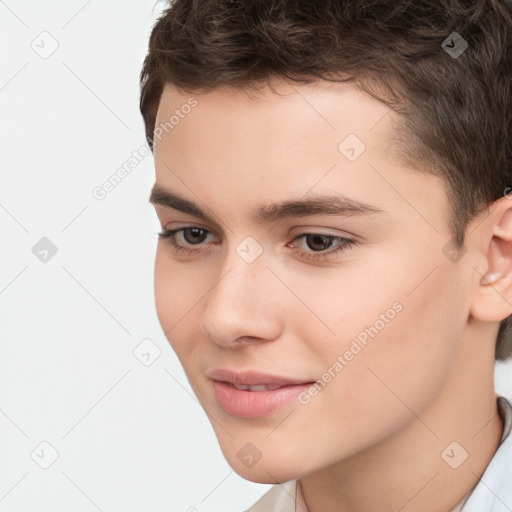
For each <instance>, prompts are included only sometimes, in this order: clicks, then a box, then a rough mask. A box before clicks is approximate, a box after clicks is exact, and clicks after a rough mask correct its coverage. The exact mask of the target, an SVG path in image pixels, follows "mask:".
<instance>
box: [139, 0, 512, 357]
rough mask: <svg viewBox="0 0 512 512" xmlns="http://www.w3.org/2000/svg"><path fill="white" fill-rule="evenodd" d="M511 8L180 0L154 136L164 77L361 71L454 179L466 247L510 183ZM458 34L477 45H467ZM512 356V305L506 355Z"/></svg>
mask: <svg viewBox="0 0 512 512" xmlns="http://www.w3.org/2000/svg"><path fill="white" fill-rule="evenodd" d="M511 10H512V9H511V6H510V2H507V1H506V0H501V1H498V0H422V1H421V2H415V1H411V0H397V1H394V2H389V1H388V0H314V1H312V0H238V1H237V0H173V1H171V2H170V3H169V5H168V6H167V8H166V9H164V10H163V12H162V14H161V16H160V17H159V18H158V19H157V21H156V22H155V25H154V27H153V30H152V33H151V37H150V40H149V50H148V53H147V55H146V57H145V60H144V63H143V66H142V70H141V74H140V86H141V97H140V110H141V113H142V116H143V118H144V123H145V130H146V139H147V141H148V145H149V146H150V148H151V150H153V137H154V129H155V118H156V113H157V110H158V104H159V101H160V97H161V94H162V90H163V87H164V85H165V84H166V83H171V84H174V85H175V86H176V87H178V88H180V89H182V90H184V91H189V92H200V93H203V92H208V91H211V90H212V89H214V88H215V87H217V86H222V85H229V86H234V87H239V88H244V89H249V88H252V87H254V88H257V87H258V86H260V85H262V84H264V83H268V84H269V85H270V79H271V78H274V77H281V78H284V79H286V80H291V81H295V82H298V83H310V82H312V81H314V80H319V79H324V80H330V81H340V82H344V81H355V82H356V83H357V84H358V85H359V86H360V87H361V88H362V89H363V90H365V91H366V92H368V93H370V94H371V95H372V96H374V97H375V98H377V99H379V100H380V101H382V102H383V103H385V104H386V105H388V106H389V107H390V108H393V109H394V110H395V111H396V112H398V113H399V114H401V115H402V116H403V119H404V123H403V127H402V128H403V134H404V136H403V137H402V139H403V141H404V156H405V157H406V158H408V159H409V161H410V162H411V163H416V164H418V163H419V162H421V167H422V168H424V169H425V170H427V171H428V172H431V173H434V174H436V175H438V176H440V177H441V178H442V179H443V180H444V181H445V182H446V183H447V190H448V194H449V199H450V204H451V212H450V221H449V225H450V231H451V234H452V237H453V239H452V242H453V244H454V247H456V248H457V249H461V248H462V247H463V245H464V239H465V232H466V228H467V225H468V223H469V222H470V221H471V220H472V219H473V218H474V217H475V216H476V215H478V214H479V213H481V212H483V211H485V210H486V209H487V208H488V206H489V204H490V203H491V202H493V201H495V200H497V199H499V198H500V197H503V195H504V194H505V191H506V190H507V189H509V188H508V187H509V186H510V185H511V183H512V167H511V160H512V159H511V150H512V143H511V140H512V133H511V117H512V109H511V104H512V101H511V100H512V86H511V79H512V73H511V66H512V64H511V63H512V55H511V47H512V45H511V33H512V30H511V29H512V12H511ZM454 32H456V34H454ZM454 38H455V39H454ZM454 40H458V41H459V43H462V45H465V44H466V43H467V45H468V46H467V48H466V49H465V50H464V51H463V52H462V53H460V54H459V55H456V54H454V53H453V52H452V53H450V51H449V49H450V47H454V45H455V43H454ZM459 43H458V44H459ZM459 48H464V46H459ZM378 91H381V92H382V91H384V94H380V95H379V94H378ZM405 144H407V148H405ZM509 190H511V189H509ZM511 355H512V316H509V317H507V318H506V319H504V320H503V321H502V322H501V326H500V329H499V332H498V336H497V341H496V359H497V360H504V359H507V358H508V357H510V356H511Z"/></svg>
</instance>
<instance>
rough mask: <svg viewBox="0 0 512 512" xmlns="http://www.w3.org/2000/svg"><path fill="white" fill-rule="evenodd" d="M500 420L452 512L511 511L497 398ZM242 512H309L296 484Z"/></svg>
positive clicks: (511, 454) (510, 416) (508, 455)
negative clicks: (483, 463) (481, 467)
mask: <svg viewBox="0 0 512 512" xmlns="http://www.w3.org/2000/svg"><path fill="white" fill-rule="evenodd" d="M497 404H498V413H499V415H500V416H501V418H502V420H503V434H502V436H501V440H500V443H499V445H498V448H497V450H496V452H495V454H494V456H493V458H492V459H491V461H490V462H489V464H488V465H487V468H486V469H485V471H484V473H483V475H482V476H481V477H480V478H479V480H478V481H477V483H476V484H475V486H474V487H473V489H472V490H471V491H470V492H469V493H468V494H466V496H465V497H464V498H463V499H462V501H461V502H460V503H459V504H458V505H457V506H456V507H455V508H454V509H453V510H452V511H451V512H510V511H511V510H512V436H510V430H511V427H512V404H511V403H510V402H509V401H508V400H507V399H506V398H504V397H502V396H500V397H498V398H497ZM245 512H308V511H307V508H306V506H305V503H304V499H303V497H302V494H301V492H300V487H299V486H298V485H297V480H290V481H289V482H285V483H283V484H279V485H274V486H273V487H272V488H271V489H270V490H269V491H268V492H267V493H265V494H264V495H263V496H262V497H261V498H260V499H259V500H258V501H257V502H256V503H255V504H254V505H253V506H252V507H251V508H249V509H247V510H246V511H245Z"/></svg>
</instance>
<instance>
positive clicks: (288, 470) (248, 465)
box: [221, 447, 306, 484]
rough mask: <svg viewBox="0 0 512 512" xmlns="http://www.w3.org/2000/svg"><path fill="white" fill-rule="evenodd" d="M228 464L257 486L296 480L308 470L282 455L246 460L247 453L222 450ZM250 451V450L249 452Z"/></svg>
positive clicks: (227, 449)
mask: <svg viewBox="0 0 512 512" xmlns="http://www.w3.org/2000/svg"><path fill="white" fill-rule="evenodd" d="M221 449H222V452H223V454H224V457H225V458H226V460H227V462H228V464H229V465H230V466H231V467H232V468H233V471H235V472H236V473H237V474H238V475H239V476H241V477H242V478H244V479H245V480H249V481H250V482H254V483H257V484H277V483H283V482H288V481H289V480H295V479H297V478H298V477H299V476H301V475H303V474H304V471H305V470H306V468H304V467H303V466H302V467H299V464H298V463H297V461H293V460H290V459H288V458H287V457H286V456H284V455H283V454H280V453H274V454H272V455H267V456H265V454H261V458H260V459H259V460H256V459H253V460H252V461H251V460H250V458H249V457H247V460H244V458H245V457H244V455H245V453H246V452H243V451H241V450H238V451H237V450H233V449H232V448H226V449H224V448H222V447H221ZM247 451H249V450H247Z"/></svg>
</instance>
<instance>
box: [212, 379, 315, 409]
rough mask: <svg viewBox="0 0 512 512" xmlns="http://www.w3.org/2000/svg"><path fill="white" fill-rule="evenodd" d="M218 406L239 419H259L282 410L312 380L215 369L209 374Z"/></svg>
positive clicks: (310, 383) (307, 386)
mask: <svg viewBox="0 0 512 512" xmlns="http://www.w3.org/2000/svg"><path fill="white" fill-rule="evenodd" d="M208 377H209V378H210V379H211V382H212V386H213V390H214V392H215V396H216V398H217V402H218V404H219V405H220V406H221V407H222V408H223V409H224V411H225V412H227V413H228V414H231V415H233V416H237V417H240V418H261V417H264V416H268V415H271V414H272V413H273V412H275V411H277V410H278V409H281V408H284V407H285V406H286V405H288V404H289V403H290V402H292V401H293V399H294V398H296V397H297V395H298V394H299V393H301V392H303V391H305V390H307V389H308V388H309V387H310V386H311V385H312V384H314V381H309V380H300V379H294V378H289V377H280V376H275V375H269V374H263V373H258V372H243V373H236V372H232V371H228V370H214V371H212V372H210V373H209V374H208Z"/></svg>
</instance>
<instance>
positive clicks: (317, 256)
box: [287, 233, 357, 260]
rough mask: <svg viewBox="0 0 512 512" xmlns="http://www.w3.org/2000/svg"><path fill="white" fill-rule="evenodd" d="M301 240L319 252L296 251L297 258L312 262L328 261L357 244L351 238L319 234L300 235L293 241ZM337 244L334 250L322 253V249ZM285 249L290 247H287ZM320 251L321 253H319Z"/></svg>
mask: <svg viewBox="0 0 512 512" xmlns="http://www.w3.org/2000/svg"><path fill="white" fill-rule="evenodd" d="M301 239H303V240H304V241H305V242H306V245H307V246H308V247H311V248H315V249H318V248H319V250H313V251H307V250H304V249H298V250H297V252H298V254H299V256H301V257H303V258H306V259H307V258H309V259H312V260H327V259H330V258H331V257H332V256H334V255H335V254H338V253H341V252H344V251H348V250H349V249H351V248H352V247H353V246H355V245H356V244H357V242H356V241H355V240H353V239H351V238H346V237H342V236H337V235H324V234H320V233H302V234H300V235H298V236H297V237H295V239H294V241H295V240H301ZM335 242H338V245H336V246H335V249H333V250H330V251H326V252H325V251H324V250H323V249H322V248H325V249H328V248H329V247H331V246H332V245H333V243H335ZM287 247H290V245H288V246H287ZM320 251H322V252H320Z"/></svg>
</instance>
